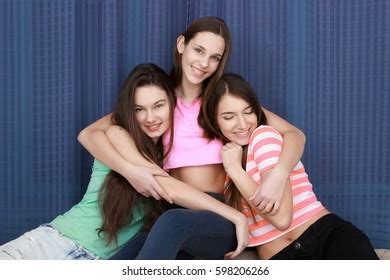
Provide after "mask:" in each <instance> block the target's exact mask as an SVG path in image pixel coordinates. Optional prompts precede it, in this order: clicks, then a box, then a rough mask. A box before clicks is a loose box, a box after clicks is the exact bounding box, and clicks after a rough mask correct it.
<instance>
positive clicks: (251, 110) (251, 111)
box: [244, 108, 253, 115]
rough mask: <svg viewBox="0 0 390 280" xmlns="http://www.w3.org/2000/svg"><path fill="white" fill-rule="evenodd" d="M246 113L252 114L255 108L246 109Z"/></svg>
mask: <svg viewBox="0 0 390 280" xmlns="http://www.w3.org/2000/svg"><path fill="white" fill-rule="evenodd" d="M244 114H246V115H251V114H253V109H252V108H250V109H248V110H246V111H245V112H244Z"/></svg>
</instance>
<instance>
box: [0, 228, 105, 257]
mask: <svg viewBox="0 0 390 280" xmlns="http://www.w3.org/2000/svg"><path fill="white" fill-rule="evenodd" d="M23 259H25V260H96V259H99V257H98V256H96V255H95V254H93V253H91V252H89V251H88V250H86V249H85V248H83V247H82V246H80V245H78V244H77V243H76V242H74V241H73V240H72V239H70V238H68V237H66V236H64V235H62V234H61V233H60V232H59V231H58V230H56V229H55V228H53V227H52V226H51V225H50V224H44V225H41V226H39V227H37V228H36V229H33V230H31V231H28V232H26V233H25V234H23V235H22V236H20V237H18V238H16V239H14V240H12V241H10V242H8V243H6V244H4V245H2V246H0V260H23Z"/></svg>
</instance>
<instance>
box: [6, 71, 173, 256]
mask: <svg viewBox="0 0 390 280" xmlns="http://www.w3.org/2000/svg"><path fill="white" fill-rule="evenodd" d="M174 106H175V98H174V91H173V88H172V87H171V85H170V83H169V82H168V76H167V75H166V73H165V72H164V71H163V70H161V69H160V68H159V67H157V66H156V65H154V64H140V65H138V66H136V67H135V68H134V69H133V71H132V72H131V73H130V74H129V75H128V77H127V79H126V81H125V83H124V86H123V88H122V90H121V92H120V95H119V97H118V100H117V103H116V106H115V108H114V112H113V114H112V121H113V123H115V124H117V125H119V126H121V127H122V128H124V129H125V130H127V131H128V132H129V134H130V135H132V137H133V139H134V144H135V146H136V147H137V149H138V150H139V152H140V153H141V154H142V155H143V156H144V157H145V158H146V159H148V160H149V161H150V162H153V163H155V164H157V165H159V166H161V165H162V160H163V158H164V154H163V147H162V142H161V139H160V137H161V135H162V134H163V133H164V132H165V131H166V130H167V129H168V128H169V127H170V126H171V123H172V120H173V116H172V113H173V108H174ZM161 172H162V171H161ZM168 200H169V199H168ZM165 204H166V202H161V201H158V200H155V199H150V198H148V197H145V196H143V195H141V194H139V193H138V192H137V191H136V190H135V189H134V188H133V187H132V186H131V185H130V183H129V182H128V181H127V180H126V179H125V178H123V177H122V176H121V175H120V174H118V173H116V172H114V171H112V170H111V169H109V168H108V167H107V166H106V165H104V164H102V163H101V162H100V161H98V160H95V161H94V163H93V167H92V175H91V180H90V182H89V185H88V188H87V191H86V193H85V195H84V197H83V199H82V200H81V201H80V202H79V203H78V204H76V205H75V206H73V207H72V208H71V209H70V210H69V211H67V212H66V213H64V214H62V215H59V216H58V217H56V218H55V219H54V220H53V221H52V222H51V223H50V224H44V225H41V226H39V227H38V228H36V229H33V230H31V231H29V232H26V233H25V234H23V235H22V236H20V237H19V238H17V239H15V240H12V241H10V242H8V243H6V244H4V245H2V246H0V259H100V258H101V259H107V258H109V257H110V256H112V255H113V254H115V253H116V252H117V251H118V250H119V249H120V248H121V247H122V246H123V245H124V244H125V243H126V242H127V241H129V240H130V239H131V238H132V237H133V236H134V235H135V234H136V233H137V232H138V231H139V230H140V229H141V228H142V227H150V226H151V225H152V224H153V222H154V220H155V219H156V218H157V217H158V216H159V214H161V213H162V211H163V210H164V209H165Z"/></svg>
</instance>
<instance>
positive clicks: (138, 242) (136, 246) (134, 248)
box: [110, 231, 149, 260]
mask: <svg viewBox="0 0 390 280" xmlns="http://www.w3.org/2000/svg"><path fill="white" fill-rule="evenodd" d="M148 234H149V231H140V232H139V233H137V235H136V236H134V237H133V238H132V239H131V240H130V241H129V242H127V243H126V245H125V246H124V247H123V248H121V249H120V250H119V251H118V252H117V253H116V254H115V255H113V256H112V257H111V258H110V260H134V259H135V258H136V257H137V255H138V254H139V252H140V251H141V248H142V247H143V246H144V243H145V241H146V238H147V237H148Z"/></svg>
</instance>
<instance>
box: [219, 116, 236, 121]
mask: <svg viewBox="0 0 390 280" xmlns="http://www.w3.org/2000/svg"><path fill="white" fill-rule="evenodd" d="M233 118H234V116H233V115H225V116H223V117H222V119H224V120H225V121H228V120H231V119H233Z"/></svg>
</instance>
